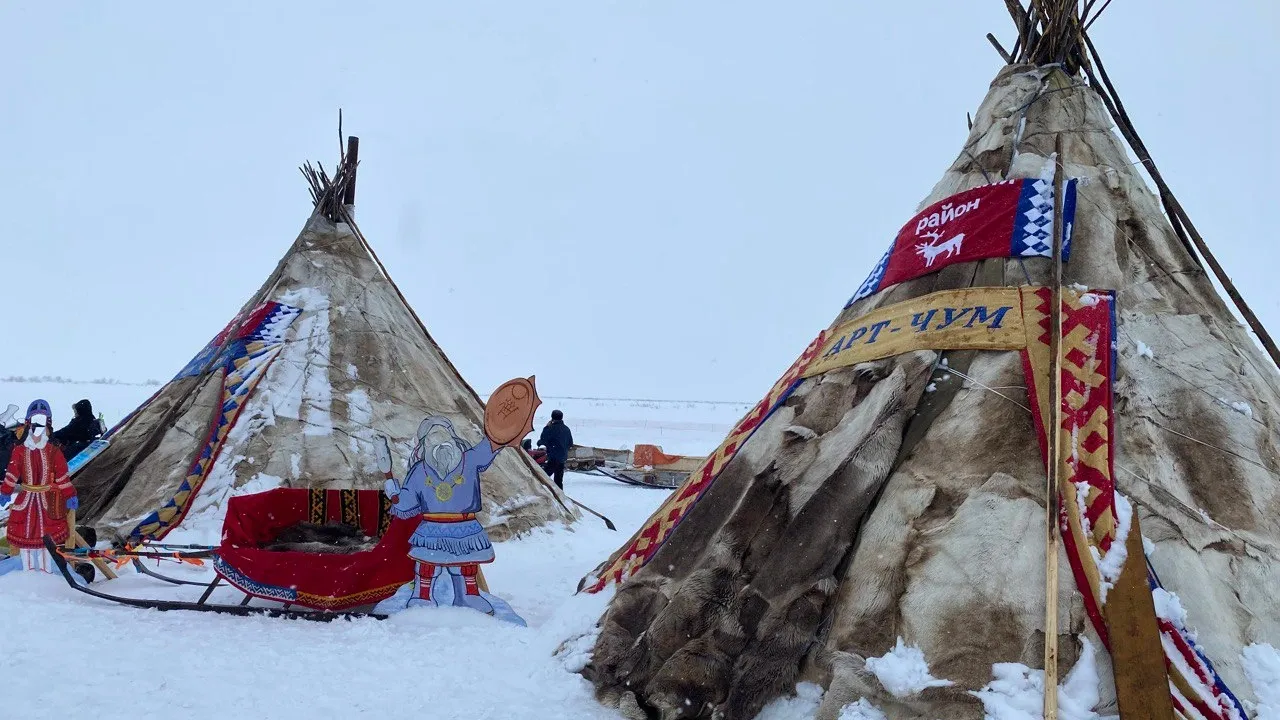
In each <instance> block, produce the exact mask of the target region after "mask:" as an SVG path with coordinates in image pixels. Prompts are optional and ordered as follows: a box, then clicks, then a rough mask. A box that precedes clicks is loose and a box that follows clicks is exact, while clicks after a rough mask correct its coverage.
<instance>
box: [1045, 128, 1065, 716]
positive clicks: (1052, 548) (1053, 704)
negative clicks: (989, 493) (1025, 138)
mask: <svg viewBox="0 0 1280 720" xmlns="http://www.w3.org/2000/svg"><path fill="white" fill-rule="evenodd" d="M1053 151H1054V157H1055V161H1054V167H1053V284H1052V285H1051V286H1050V291H1051V299H1050V303H1051V305H1050V308H1049V312H1050V315H1049V317H1050V318H1051V322H1052V325H1053V333H1052V334H1051V335H1050V336H1049V352H1050V355H1051V357H1052V358H1053V361H1052V362H1051V363H1050V364H1049V372H1050V373H1052V374H1053V377H1051V378H1050V379H1049V421H1050V426H1049V427H1047V428H1045V445H1046V449H1047V450H1048V452H1047V453H1045V454H1046V456H1047V457H1048V462H1047V467H1046V468H1045V471H1046V472H1045V501H1044V507H1045V523H1044V564H1045V581H1044V593H1045V594H1044V720H1057V717H1058V515H1059V513H1060V511H1061V510H1060V508H1059V501H1058V483H1059V477H1058V475H1059V473H1060V472H1061V464H1060V463H1059V462H1058V452H1059V448H1058V444H1059V443H1058V439H1059V432H1060V431H1061V428H1062V400H1061V397H1062V230H1063V227H1062V176H1063V172H1064V171H1063V162H1062V135H1058V136H1057V139H1056V140H1054V144H1053Z"/></svg>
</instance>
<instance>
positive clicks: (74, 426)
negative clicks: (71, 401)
mask: <svg viewBox="0 0 1280 720" xmlns="http://www.w3.org/2000/svg"><path fill="white" fill-rule="evenodd" d="M71 407H72V409H74V410H75V411H76V416H75V417H73V418H71V422H69V423H67V424H66V426H65V427H63V428H62V429H61V430H58V431H57V432H55V433H53V441H54V442H55V443H57V444H58V445H59V446H60V447H61V448H62V454H63V455H65V456H66V458H67V459H68V460H70V459H71V458H73V457H75V456H76V455H78V454H80V451H81V450H84V449H85V448H87V447H89V444H90V443H92V442H93V441H94V440H97V439H98V436H99V435H101V434H102V428H101V427H100V426H99V425H98V419H97V418H95V417H94V416H93V405H91V404H89V401H88V400H81V401H80V402H78V403H76V404H75V405H72V406H71Z"/></svg>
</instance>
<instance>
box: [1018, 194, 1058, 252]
mask: <svg viewBox="0 0 1280 720" xmlns="http://www.w3.org/2000/svg"><path fill="white" fill-rule="evenodd" d="M1014 217H1015V220H1014V223H1015V225H1014V228H1013V246H1012V247H1011V248H1010V250H1011V253H1010V254H1011V255H1012V256H1013V257H1049V255H1050V254H1051V253H1052V252H1053V182H1052V181H1051V180H1044V179H1039V180H1031V181H1029V182H1027V183H1026V184H1025V185H1023V187H1022V197H1020V198H1019V199H1018V211H1017V215H1015V216H1014Z"/></svg>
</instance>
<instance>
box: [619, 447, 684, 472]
mask: <svg viewBox="0 0 1280 720" xmlns="http://www.w3.org/2000/svg"><path fill="white" fill-rule="evenodd" d="M631 458H632V459H631V464H632V465H635V466H636V467H658V466H659V465H673V464H675V463H677V462H679V461H680V460H683V459H684V456H683V455H668V454H666V453H664V452H662V448H660V447H658V446H657V445H637V446H636V450H635V452H634V453H632V456H631Z"/></svg>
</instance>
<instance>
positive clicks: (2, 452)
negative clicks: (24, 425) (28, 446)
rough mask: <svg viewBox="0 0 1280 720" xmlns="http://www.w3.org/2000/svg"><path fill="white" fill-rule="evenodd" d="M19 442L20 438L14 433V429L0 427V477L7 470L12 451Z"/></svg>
mask: <svg viewBox="0 0 1280 720" xmlns="http://www.w3.org/2000/svg"><path fill="white" fill-rule="evenodd" d="M19 442H21V438H19V437H18V434H17V433H16V432H14V429H11V428H7V427H0V476H3V475H4V473H5V471H6V470H8V469H9V457H10V456H11V455H13V449H14V448H15V447H17V446H18V443H19Z"/></svg>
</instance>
